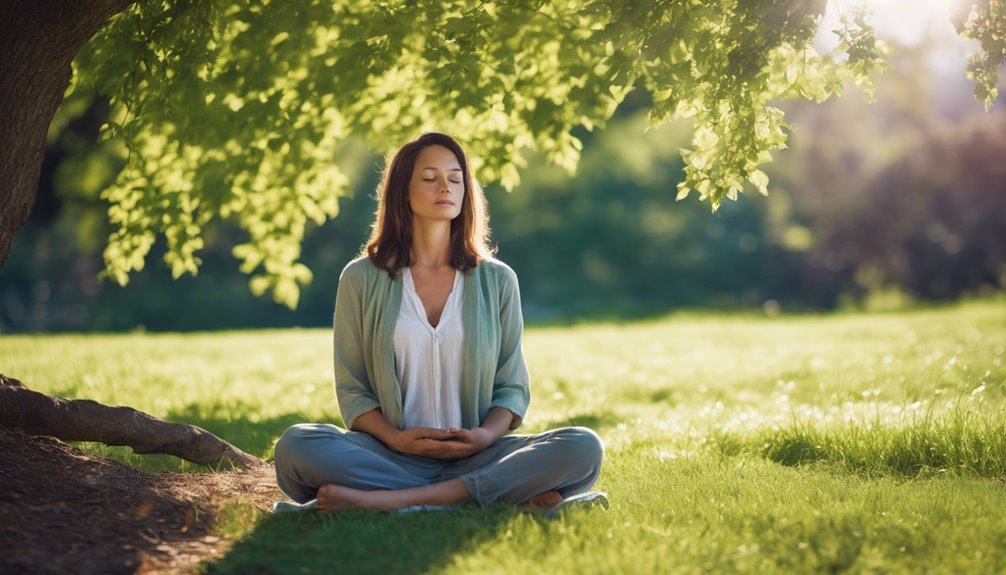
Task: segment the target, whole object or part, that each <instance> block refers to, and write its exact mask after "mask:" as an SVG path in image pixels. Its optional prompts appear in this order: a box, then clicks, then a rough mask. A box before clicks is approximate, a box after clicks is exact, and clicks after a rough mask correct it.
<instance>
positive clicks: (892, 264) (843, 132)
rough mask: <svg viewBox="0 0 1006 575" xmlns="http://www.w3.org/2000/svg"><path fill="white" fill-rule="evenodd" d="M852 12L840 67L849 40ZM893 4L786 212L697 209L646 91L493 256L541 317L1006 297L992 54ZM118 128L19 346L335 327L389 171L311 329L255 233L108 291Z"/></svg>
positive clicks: (66, 176)
mask: <svg viewBox="0 0 1006 575" xmlns="http://www.w3.org/2000/svg"><path fill="white" fill-rule="evenodd" d="M832 4H833V5H832V7H831V9H830V11H829V14H828V15H827V17H826V21H825V23H824V25H822V27H821V33H820V34H819V37H818V40H817V45H818V46H819V47H820V48H822V49H827V48H828V47H829V46H830V45H833V44H834V41H833V40H832V37H831V34H830V30H831V29H833V28H835V26H834V25H832V24H831V23H832V22H834V21H835V19H836V18H837V15H836V6H835V3H832ZM873 8H874V10H875V12H876V15H875V18H874V22H875V24H876V26H877V31H878V35H879V36H880V37H881V38H882V39H884V40H885V41H887V42H888V43H889V44H890V45H891V48H892V53H891V55H890V58H889V61H890V63H891V64H892V65H893V69H892V70H890V71H889V72H888V73H887V74H886V75H885V76H884V77H883V78H882V79H880V80H879V81H878V86H877V100H876V102H874V103H867V102H865V101H864V99H863V97H862V95H861V94H860V93H859V92H858V91H857V90H856V89H855V88H849V89H847V90H846V92H845V94H844V95H843V96H842V97H841V98H834V99H832V100H831V101H829V102H827V103H825V104H823V105H815V104H811V103H807V102H792V103H790V102H787V103H783V104H782V105H783V107H784V108H785V109H786V111H787V117H788V118H789V119H790V120H791V121H792V122H794V123H795V128H794V130H793V132H792V134H791V137H790V149H789V150H786V151H783V152H781V153H778V154H776V161H775V162H774V163H772V164H770V165H768V167H767V169H766V171H768V172H769V174H770V176H771V177H772V183H771V185H770V190H771V194H770V195H769V197H761V196H759V195H757V193H755V192H748V193H747V194H744V195H743V196H742V197H741V198H740V200H739V201H737V202H729V201H728V202H725V203H724V204H723V206H722V207H721V208H720V210H719V211H718V212H716V213H711V212H710V208H709V206H708V205H707V204H703V203H699V202H698V200H697V199H695V198H694V197H691V198H689V199H686V200H684V201H681V202H675V201H674V196H675V193H676V191H675V184H676V183H677V182H678V181H679V180H680V179H681V178H682V177H683V173H682V163H681V159H680V156H679V153H678V150H679V148H680V147H682V146H685V145H687V143H688V137H689V126H688V123H687V122H677V123H674V124H671V125H667V126H664V127H662V128H660V129H658V130H650V131H646V121H645V114H644V113H643V112H642V111H641V110H643V109H644V107H645V105H646V103H647V101H648V97H649V96H648V94H646V93H643V92H641V91H639V90H636V91H634V92H633V93H632V94H630V96H629V97H628V98H627V100H626V101H625V103H624V104H623V105H622V106H621V107H620V109H619V110H618V112H617V113H616V116H615V117H614V118H613V119H612V121H611V122H610V123H609V124H608V126H606V127H605V128H603V129H597V130H595V131H594V132H593V133H588V132H585V131H584V132H582V133H579V134H578V136H580V137H581V138H582V139H583V141H584V152H583V156H582V159H581V162H580V168H579V170H578V172H577V174H576V175H575V176H573V177H570V176H568V175H567V174H565V173H564V172H563V171H562V170H560V169H558V168H554V167H551V166H548V165H546V164H545V163H544V162H542V161H532V162H531V163H530V165H529V167H528V168H527V169H525V170H524V171H523V172H522V179H523V181H522V184H521V185H520V186H519V187H518V188H517V189H516V190H515V191H514V192H513V193H509V194H508V193H506V192H505V191H503V190H502V189H501V188H499V187H498V186H495V185H490V186H489V187H488V188H487V195H488V198H489V206H490V213H491V224H492V228H493V241H494V243H495V244H496V245H498V246H499V252H498V255H499V257H500V258H501V259H503V260H504V261H506V262H507V263H509V264H510V265H511V266H512V267H513V268H514V269H515V270H516V271H517V273H518V275H519V277H520V281H521V290H522V298H523V302H524V309H525V315H526V317H527V319H528V321H530V322H540V321H565V320H570V319H576V318H625V317H642V316H649V315H654V314H659V313H664V312H667V311H669V310H674V309H681V308H702V309H717V310H720V309H729V310H736V309H751V310H758V311H759V313H761V312H765V313H770V314H771V313H776V312H778V311H780V310H782V311H805V310H833V309H840V308H850V307H862V308H867V309H884V308H889V307H897V306H903V305H910V304H911V303H912V302H929V301H945V300H952V299H958V298H961V297H967V296H973V295H981V294H989V293H995V292H997V291H998V290H1000V289H1001V288H1002V287H1003V286H1004V285H1006V107H1004V105H1003V104H1002V98H1000V100H999V101H998V102H997V103H996V105H995V106H994V107H993V109H992V110H990V111H989V112H987V113H986V112H985V111H984V110H983V108H982V106H981V104H980V103H978V102H977V101H976V100H975V99H974V97H973V96H972V95H971V91H972V88H973V85H972V83H971V82H970V81H969V80H967V79H966V78H965V76H964V68H965V65H966V54H967V53H968V51H969V50H970V49H971V48H970V47H969V46H968V44H966V43H965V42H964V41H962V40H960V39H959V38H958V37H957V36H956V35H955V33H954V31H953V28H952V26H951V24H950V23H949V22H948V21H947V20H946V16H945V14H946V2H939V1H938V2H927V3H913V2H903V1H900V0H890V1H887V2H875V3H874V6H873ZM1001 85H1002V83H1001ZM1000 89H1002V88H1000ZM106 113H107V105H106V104H105V103H104V102H100V101H98V102H94V103H93V104H92V105H91V107H90V108H89V109H87V111H86V113H84V114H83V115H82V116H81V117H80V118H78V119H77V120H75V121H73V122H71V123H70V124H69V125H68V126H67V127H66V128H65V129H63V130H62V131H61V132H59V133H58V134H53V136H52V138H51V139H50V144H49V149H48V152H47V155H46V160H45V164H44V166H43V172H42V178H41V185H40V189H39V194H38V200H37V202H36V205H35V209H34V211H33V212H32V215H31V218H30V220H29V221H28V224H27V225H26V227H25V228H24V229H23V230H22V231H21V232H20V233H19V234H18V236H17V238H16V240H15V243H14V248H13V251H12V253H11V255H10V258H9V260H8V261H7V263H6V265H5V266H4V267H3V268H0V332H19V331H60V330H75V331H78V330H83V331H87V330H129V329H137V328H142V329H149V330H203V329H220V328H243V327H258V326H322V325H328V324H330V322H331V314H332V308H333V303H334V298H335V291H336V287H337V284H338V275H339V272H340V270H341V269H342V267H343V266H344V265H345V264H346V262H347V261H349V260H350V259H351V258H352V257H354V255H355V254H356V253H358V252H359V250H360V247H361V245H362V244H363V242H364V241H365V239H366V237H367V235H368V232H369V226H370V223H371V221H372V219H373V212H374V208H375V200H374V198H373V194H374V189H375V187H376V185H377V180H378V177H379V175H380V169H381V166H382V163H383V160H382V158H381V157H380V156H378V155H375V154H374V153H373V152H372V151H370V150H368V149H367V148H366V147H365V146H364V145H363V144H362V143H361V142H358V141H348V142H346V143H345V145H344V146H343V148H342V150H341V151H340V153H339V155H338V157H337V158H335V161H337V162H338V163H339V164H340V165H342V166H343V167H344V168H345V170H346V173H347V174H349V175H351V177H352V181H353V184H354V189H355V194H354V196H353V197H352V198H348V199H343V200H342V201H341V202H340V213H339V216H338V217H337V218H336V219H335V220H333V221H331V222H329V223H327V224H325V225H324V226H322V227H320V228H316V229H314V230H313V231H311V232H309V233H308V236H307V238H306V240H305V242H304V256H303V261H304V263H306V264H307V265H308V267H310V268H311V270H312V271H313V272H314V274H315V279H314V282H313V283H312V284H311V285H309V286H307V287H306V288H304V289H303V291H302V294H301V303H300V306H299V307H298V309H297V310H296V311H290V310H288V309H286V308H284V307H282V306H279V305H276V304H274V303H272V302H271V300H269V299H268V298H255V297H254V296H252V295H251V293H250V292H249V290H248V287H247V281H248V278H247V277H246V276H244V275H242V274H240V273H239V272H238V271H237V267H238V262H237V261H236V260H234V259H233V258H232V257H231V255H230V250H231V248H232V247H233V246H234V245H235V244H238V243H241V242H242V241H243V238H242V237H241V233H242V232H240V231H239V230H238V229H237V228H236V227H229V226H227V225H219V224H214V225H211V227H209V228H208V229H207V230H206V234H205V239H206V245H207V247H206V249H205V250H204V251H203V252H202V253H201V254H200V256H201V257H202V259H203V265H202V267H201V268H200V272H199V276H198V277H196V278H191V277H183V278H181V279H179V280H177V281H173V280H171V275H170V272H169V270H168V268H167V266H165V264H164V263H163V262H162V261H161V259H160V257H161V255H162V254H163V245H162V244H159V245H158V246H155V248H154V249H153V250H152V251H151V255H150V256H149V257H148V259H147V268H146V269H145V270H144V271H143V272H142V273H135V274H133V275H132V276H131V281H130V284H129V285H128V286H127V287H125V288H120V287H118V286H117V285H115V284H114V283H111V282H108V281H101V280H99V279H98V273H99V272H100V270H101V268H102V266H103V264H102V260H101V252H102V250H103V248H104V245H105V241H106V238H107V237H108V235H109V233H110V232H111V228H110V226H109V225H108V223H107V221H106V216H105V210H106V207H107V206H106V205H105V203H104V202H103V201H102V200H101V199H100V198H99V194H100V192H101V190H102V189H103V188H104V187H105V186H107V185H108V184H109V183H110V182H111V181H112V180H113V179H114V177H115V175H116V173H117V171H118V170H119V169H120V168H121V166H122V165H123V163H124V161H123V152H122V149H121V147H119V146H117V145H116V144H115V143H114V142H102V143H99V142H98V141H97V133H98V128H99V126H100V125H101V124H102V123H103V122H104V121H105V115H106ZM457 136H458V137H459V138H460V139H461V140H462V142H463V141H464V134H457Z"/></svg>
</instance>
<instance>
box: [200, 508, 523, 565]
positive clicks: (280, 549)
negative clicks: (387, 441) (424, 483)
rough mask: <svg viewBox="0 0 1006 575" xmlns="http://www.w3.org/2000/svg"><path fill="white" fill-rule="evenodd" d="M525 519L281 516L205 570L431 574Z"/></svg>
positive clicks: (483, 511) (507, 511)
mask: <svg viewBox="0 0 1006 575" xmlns="http://www.w3.org/2000/svg"><path fill="white" fill-rule="evenodd" d="M519 515H522V512H520V511H518V510H517V508H515V507H514V506H512V505H508V504H504V503H498V504H496V505H493V506H490V507H486V508H481V507H477V506H470V507H461V508H456V509H450V510H444V511H418V512H412V513H377V512H367V511H346V512H340V513H320V512H301V513H298V512H291V513H275V514H272V515H269V516H267V517H265V518H264V519H262V520H261V521H260V522H259V523H258V524H257V525H256V527H255V529H254V530H253V531H252V532H251V533H249V534H247V535H246V536H245V537H244V538H242V539H241V540H239V541H238V542H237V543H236V544H235V545H234V546H233V547H232V548H231V550H230V551H229V552H228V553H227V554H226V555H225V556H224V557H223V558H221V559H219V560H218V561H216V562H214V563H210V564H208V565H204V566H203V571H204V572H205V573H210V574H224V573H344V572H349V573H379V574H382V575H386V574H390V573H427V572H431V571H438V570H442V568H444V567H446V566H448V565H449V564H450V563H451V561H452V559H453V557H455V556H456V555H458V554H459V553H463V552H465V551H470V550H472V549H475V548H477V547H478V546H479V545H481V544H482V543H484V542H486V541H489V540H491V539H494V538H495V537H497V536H498V535H499V534H500V533H503V532H505V530H506V528H507V524H509V523H510V522H511V520H513V519H515V518H517V516H519Z"/></svg>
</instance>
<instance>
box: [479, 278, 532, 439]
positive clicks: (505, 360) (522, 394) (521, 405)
mask: <svg viewBox="0 0 1006 575" xmlns="http://www.w3.org/2000/svg"><path fill="white" fill-rule="evenodd" d="M503 267H504V270H503V271H504V274H503V277H501V278H500V280H501V281H500V311H499V313H500V352H499V353H500V355H499V360H498V362H497V365H496V377H495V379H494V381H493V395H492V400H491V402H490V404H489V410H490V413H492V412H493V411H495V410H496V409H497V408H503V409H505V410H507V411H509V412H510V414H511V415H512V419H511V420H510V422H509V429H517V428H518V427H520V425H521V422H522V421H523V419H524V414H525V413H526V412H527V407H528V405H529V404H530V403H531V391H530V383H531V382H530V380H531V378H530V375H529V374H528V370H527V362H525V361H524V351H523V349H522V341H521V340H522V339H523V336H524V316H523V313H522V312H521V305H520V288H519V286H518V283H517V274H515V273H514V272H513V270H512V269H510V268H509V267H507V266H505V265H504V266H503ZM486 417H487V418H488V415H487V416H486ZM504 433H505V432H504Z"/></svg>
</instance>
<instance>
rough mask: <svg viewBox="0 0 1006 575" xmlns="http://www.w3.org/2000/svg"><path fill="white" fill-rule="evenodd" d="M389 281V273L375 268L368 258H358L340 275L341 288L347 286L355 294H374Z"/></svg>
mask: <svg viewBox="0 0 1006 575" xmlns="http://www.w3.org/2000/svg"><path fill="white" fill-rule="evenodd" d="M388 281H390V280H389V278H388V272H386V271H384V270H382V269H381V268H379V267H377V266H375V265H374V263H373V262H371V261H370V258H368V257H367V256H361V257H358V258H356V259H354V260H353V261H351V262H349V263H348V264H346V267H344V268H342V274H340V275H339V287H340V288H341V287H343V286H346V287H347V288H348V289H349V290H350V291H351V292H353V293H359V292H365V293H372V292H373V291H374V290H375V289H378V288H379V286H381V285H382V284H384V283H385V282H388Z"/></svg>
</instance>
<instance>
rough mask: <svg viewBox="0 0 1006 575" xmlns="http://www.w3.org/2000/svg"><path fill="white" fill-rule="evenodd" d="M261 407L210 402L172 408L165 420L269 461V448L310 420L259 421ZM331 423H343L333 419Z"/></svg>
mask: <svg viewBox="0 0 1006 575" xmlns="http://www.w3.org/2000/svg"><path fill="white" fill-rule="evenodd" d="M260 411H261V406H257V405H251V404H247V403H244V402H242V401H235V400H230V401H227V402H221V401H210V402H199V403H190V404H189V405H187V406H185V407H183V408H181V409H175V410H172V411H170V412H168V414H167V415H166V416H165V417H164V419H166V420H167V421H172V422H175V423H187V424H189V425H195V426H198V427H201V428H203V429H205V430H206V431H209V432H210V433H212V434H214V435H216V436H217V437H219V438H221V439H223V440H224V441H227V442H228V443H231V444H233V445H234V446H236V447H238V448H239V449H241V450H243V451H246V452H248V453H250V454H252V455H254V456H256V457H260V458H262V459H271V458H272V448H273V446H274V445H275V444H276V440H277V439H279V437H280V436H281V435H283V432H284V431H286V429H287V428H288V427H290V426H291V425H294V424H297V423H305V422H308V421H311V420H310V418H308V417H307V416H305V415H303V414H301V413H297V412H293V413H286V414H283V415H280V416H277V417H272V418H268V419H260V418H259V417H258V416H257V414H258V413H259V412H260ZM331 422H332V423H334V424H336V425H341V424H342V419H341V418H338V417H333V418H332V420H331Z"/></svg>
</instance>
